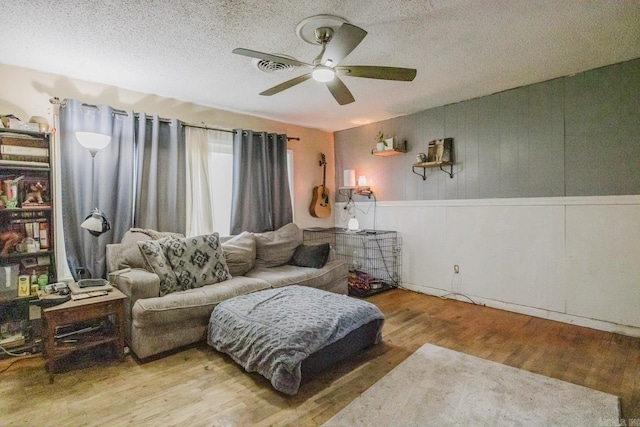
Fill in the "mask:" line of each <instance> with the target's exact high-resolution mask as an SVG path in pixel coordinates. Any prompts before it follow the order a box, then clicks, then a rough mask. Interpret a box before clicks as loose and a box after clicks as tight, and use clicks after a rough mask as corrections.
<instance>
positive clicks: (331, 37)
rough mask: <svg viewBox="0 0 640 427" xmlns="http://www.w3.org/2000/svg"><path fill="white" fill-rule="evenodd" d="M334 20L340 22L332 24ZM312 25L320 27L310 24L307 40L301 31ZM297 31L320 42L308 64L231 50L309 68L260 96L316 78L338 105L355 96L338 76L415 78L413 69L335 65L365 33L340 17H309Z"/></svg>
mask: <svg viewBox="0 0 640 427" xmlns="http://www.w3.org/2000/svg"><path fill="white" fill-rule="evenodd" d="M336 23H338V24H341V25H339V26H335V24H336ZM316 24H317V25H320V26H315V27H313V28H314V29H315V30H314V31H313V38H314V40H310V38H311V37H309V35H308V34H306V35H305V31H308V29H309V27H310V26H312V25H316ZM297 33H298V36H299V37H300V38H302V39H303V40H305V41H307V42H309V43H313V44H319V45H322V50H321V51H320V53H319V54H318V55H317V56H316V57H315V59H314V60H313V61H312V62H311V63H306V62H302V61H298V60H297V59H293V58H288V57H284V56H280V55H274V54H270V53H264V52H257V51H254V50H249V49H243V48H237V49H234V50H233V53H235V54H236V55H243V56H248V57H250V58H257V59H260V60H264V61H271V62H273V63H279V64H285V65H289V66H293V67H305V68H310V69H311V71H310V72H309V73H307V74H303V75H301V76H298V77H296V78H293V79H291V80H288V81H286V82H284V83H280V84H279V85H276V86H274V87H272V88H270V89H267V90H265V91H264V92H261V93H260V95H264V96H271V95H275V94H276V93H280V92H282V91H283V90H286V89H289V88H291V87H293V86H295V85H297V84H300V83H302V82H305V81H307V80H309V79H311V78H313V79H314V80H316V81H319V82H324V83H325V84H326V85H327V88H328V89H329V92H331V94H332V95H333V97H334V98H335V100H336V101H337V102H338V104H340V105H345V104H350V103H352V102H354V101H355V99H354V98H353V95H352V94H351V92H350V91H349V89H348V88H347V86H346V85H345V84H344V83H343V82H342V80H341V79H340V77H339V76H347V77H363V78H367V79H380V80H397V81H408V82H410V81H412V80H413V79H414V78H415V77H416V70H415V69H413V68H398V67H378V66H364V65H339V64H340V63H341V62H342V60H343V59H344V58H346V57H347V55H349V54H350V53H351V52H352V51H353V50H354V49H355V48H356V47H357V46H358V45H359V44H360V42H361V41H362V40H363V39H364V38H365V36H366V35H367V32H366V31H365V30H363V29H362V28H359V27H356V26H355V25H351V24H349V23H347V22H346V21H345V20H344V19H342V18H338V17H334V16H331V15H318V16H312V17H310V18H307V19H305V20H304V21H302V22H301V23H300V24H299V25H298V29H297Z"/></svg>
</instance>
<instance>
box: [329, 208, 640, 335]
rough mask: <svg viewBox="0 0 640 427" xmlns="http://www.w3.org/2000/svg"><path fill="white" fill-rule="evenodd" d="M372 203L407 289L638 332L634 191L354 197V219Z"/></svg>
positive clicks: (639, 243)
mask: <svg viewBox="0 0 640 427" xmlns="http://www.w3.org/2000/svg"><path fill="white" fill-rule="evenodd" d="M364 200H367V199H364ZM374 206H375V221H376V228H378V229H381V230H395V231H398V232H399V233H400V234H401V236H402V238H403V260H402V262H403V268H402V275H403V277H402V279H403V280H402V282H403V284H402V285H403V286H404V287H406V288H408V289H411V290H414V291H417V292H422V293H426V294H430V295H438V296H440V295H444V294H447V293H451V292H457V293H460V294H464V295H466V296H468V297H469V298H471V299H473V300H474V301H475V302H477V303H481V304H485V305H487V306H491V307H496V308H500V309H505V310H510V311H514V312H519V313H524V314H528V315H533V316H537V317H543V318H548V319H553V320H558V321H562V322H567V323H574V324H578V325H582V326H587V327H591V328H595V329H601V330H606V331H611V332H617V333H622V334H625V335H632V336H640V309H639V307H640V196H606V197H554V198H523V199H481V200H421V201H393V202H378V203H377V204H376V205H374V203H373V202H372V201H371V202H369V201H364V202H362V201H359V202H358V203H357V204H356V217H357V218H358V220H359V221H360V226H361V228H373V219H374ZM342 207H344V203H338V204H337V206H336V209H335V212H336V218H335V219H336V226H346V219H347V218H346V215H345V211H344V209H342ZM454 264H457V265H459V266H460V273H459V274H454V272H453V266H454ZM458 299H460V300H461V301H466V298H464V297H458Z"/></svg>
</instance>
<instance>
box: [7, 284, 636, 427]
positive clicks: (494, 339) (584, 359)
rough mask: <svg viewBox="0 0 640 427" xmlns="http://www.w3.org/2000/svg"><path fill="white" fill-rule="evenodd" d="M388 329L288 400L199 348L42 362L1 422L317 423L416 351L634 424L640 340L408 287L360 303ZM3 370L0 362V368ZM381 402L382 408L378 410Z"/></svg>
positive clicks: (13, 391)
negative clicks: (438, 353) (598, 406)
mask: <svg viewBox="0 0 640 427" xmlns="http://www.w3.org/2000/svg"><path fill="white" fill-rule="evenodd" d="M368 301H370V302H373V303H375V304H376V305H378V306H379V307H380V309H381V310H382V311H383V312H384V314H385V316H386V318H387V320H386V323H385V326H384V329H383V343H382V344H380V345H378V346H376V347H374V348H371V349H369V350H366V351H364V352H363V353H361V354H360V355H358V356H357V357H355V358H353V359H351V360H349V361H346V362H344V363H341V364H339V365H338V366H336V367H335V368H334V369H332V370H330V371H329V372H325V373H324V374H321V375H318V376H316V377H315V378H313V379H311V380H309V381H308V382H306V383H304V384H303V385H302V386H301V389H300V392H299V393H298V395H296V396H293V397H288V396H285V395H282V394H280V393H278V392H276V391H274V390H273V389H272V388H271V386H270V384H269V383H268V381H267V380H265V379H264V378H262V377H261V376H259V375H256V374H247V373H245V372H244V371H243V370H242V368H240V367H238V366H237V365H236V364H235V363H234V362H233V361H232V360H231V359H230V358H228V357H226V356H223V355H221V354H219V353H216V352H215V351H214V350H212V349H211V348H209V347H208V346H207V345H206V344H204V343H203V344H199V345H196V346H193V347H190V348H187V349H184V350H182V351H180V352H176V353H174V354H171V355H168V356H166V357H163V358H159V359H157V360H154V361H150V362H147V363H144V364H140V363H138V362H137V361H136V360H135V359H134V358H132V357H130V356H129V357H126V358H125V361H124V362H121V363H120V362H117V361H115V362H110V363H105V364H97V365H95V364H94V366H90V367H86V368H83V369H74V370H70V371H68V372H62V373H59V374H57V375H56V377H55V383H54V384H51V385H50V384H49V382H48V376H47V374H46V372H45V370H44V367H43V365H44V362H43V360H42V358H40V357H36V358H32V359H27V360H22V361H18V362H16V363H14V364H13V365H12V366H10V367H9V368H8V369H7V370H6V371H4V372H3V373H0V396H2V397H1V398H0V424H1V425H9V426H11V425H16V426H25V425H26V426H44V425H109V426H127V425H131V426H134V425H135V426H143V425H155V426H157V425H162V426H166V425H188V426H236V425H238V426H248V425H259V426H266V425H296V426H316V425H320V424H322V423H323V422H324V421H326V420H327V419H328V418H330V417H331V416H332V415H333V414H335V413H336V412H338V411H339V410H340V409H342V408H343V407H344V406H346V405H347V404H348V403H349V402H351V401H352V400H353V399H354V398H356V397H357V396H358V395H359V394H360V393H362V392H363V391H364V390H366V389H367V388H368V387H370V386H371V385H373V384H374V383H375V382H376V381H378V380H379V379H380V378H382V377H383V376H384V375H385V374H387V373H388V372H389V371H390V370H391V369H393V368H394V367H395V366H397V365H398V364H399V363H401V362H402V361H403V360H404V359H406V358H407V357H408V356H409V355H410V354H412V353H413V352H414V351H416V350H417V349H418V348H419V347H420V346H422V345H423V344H425V343H431V344H435V345H438V346H441V347H446V348H449V349H452V350H456V351H460V352H463V353H467V354H471V355H474V356H478V357H481V358H484V359H489V360H493V361H496V362H500V363H503V364H506V365H510V366H514V367H517V368H522V369H525V370H528V371H531V372H535V373H538V374H542V375H547V376H550V377H553V378H557V379H560V380H563V381H568V382H571V383H575V384H579V385H583V386H586V387H590V388H593V389H596V390H601V391H604V392H607V393H611V394H614V395H617V396H619V397H620V399H621V409H622V417H623V418H625V420H626V423H627V425H631V424H630V420H635V421H636V423H637V422H638V421H640V339H638V338H631V337H626V336H622V335H616V334H611V333H607V332H601V331H596V330H593V329H587V328H582V327H578V326H574V325H568V324H564V323H558V322H553V321H549V320H543V319H538V318H534V317H530V316H525V315H520V314H515V313H510V312H506V311H501V310H496V309H491V308H487V307H482V306H474V305H472V304H468V303H463V302H458V301H452V300H441V299H439V298H436V297H430V296H427V295H422V294H417V293H414V292H410V291H405V290H399V289H397V290H392V291H389V292H386V293H383V294H380V295H376V296H374V297H371V298H369V299H368ZM9 362H10V361H7V360H3V361H0V371H2V370H3V369H5V368H6V367H7V366H8V363H9ZM381 404H384V402H381Z"/></svg>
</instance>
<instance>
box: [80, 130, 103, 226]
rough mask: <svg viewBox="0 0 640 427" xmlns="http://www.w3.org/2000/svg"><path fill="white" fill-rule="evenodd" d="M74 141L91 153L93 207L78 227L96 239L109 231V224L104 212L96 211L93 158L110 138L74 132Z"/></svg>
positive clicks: (98, 134)
mask: <svg viewBox="0 0 640 427" xmlns="http://www.w3.org/2000/svg"><path fill="white" fill-rule="evenodd" d="M76 139H77V140H78V142H79V143H80V145H82V146H83V147H85V148H86V149H87V150H89V153H91V192H92V194H93V206H95V207H94V208H93V210H92V211H91V213H90V214H89V215H88V216H87V217H86V218H85V219H84V222H83V223H82V224H80V227H82V228H84V229H86V230H88V231H89V233H91V235H93V236H96V237H98V236H100V235H101V234H102V233H106V232H107V231H109V230H111V224H109V220H107V218H106V216H105V214H104V212H102V211H101V210H100V209H98V207H97V206H98V200H97V194H96V193H94V191H93V182H94V179H95V178H94V168H95V157H96V153H97V152H98V151H100V150H102V149H103V148H104V147H106V146H107V145H109V143H110V142H111V136H110V135H104V134H101V133H95V132H76Z"/></svg>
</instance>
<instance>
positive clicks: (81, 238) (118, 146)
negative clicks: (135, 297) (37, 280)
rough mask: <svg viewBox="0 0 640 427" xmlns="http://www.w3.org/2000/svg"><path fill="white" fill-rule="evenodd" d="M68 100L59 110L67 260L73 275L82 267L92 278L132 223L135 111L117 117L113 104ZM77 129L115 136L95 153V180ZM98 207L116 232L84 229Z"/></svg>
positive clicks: (103, 268)
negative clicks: (109, 247) (110, 245)
mask: <svg viewBox="0 0 640 427" xmlns="http://www.w3.org/2000/svg"><path fill="white" fill-rule="evenodd" d="M65 102H66V106H62V107H61V108H60V154H61V155H60V158H61V160H60V163H61V168H60V170H61V197H62V222H63V225H64V243H65V249H66V253H67V262H68V264H69V269H70V270H71V273H72V274H73V275H74V277H75V276H76V268H78V267H83V268H86V269H87V272H88V274H89V275H90V276H91V277H94V278H98V277H105V276H106V263H105V248H106V245H107V244H108V243H116V242H120V240H121V239H122V236H123V235H124V233H125V231H127V230H128V229H129V228H131V227H132V225H133V216H132V209H133V186H132V182H133V178H134V167H133V159H134V115H133V112H132V111H130V112H128V115H126V116H125V115H121V114H117V115H114V114H113V109H112V108H111V107H108V106H105V105H99V106H95V107H94V106H86V105H83V103H82V102H81V101H77V100H74V99H65ZM77 131H85V132H97V133H103V134H107V135H111V142H110V143H109V145H107V146H106V147H105V148H103V149H102V150H100V151H99V152H98V153H97V154H96V156H95V159H94V162H95V163H94V168H93V179H92V176H91V175H92V162H91V154H90V153H89V150H87V149H86V148H84V147H83V146H82V145H80V143H79V142H78V141H77V139H76V137H75V132H77ZM94 207H97V208H99V209H100V210H102V211H103V212H104V213H105V216H106V217H107V218H108V219H109V221H110V222H111V230H110V231H109V232H107V233H104V234H103V235H101V236H100V237H94V236H92V235H91V234H89V232H88V231H87V230H84V229H82V228H80V224H81V223H82V222H83V221H84V219H85V218H86V217H87V216H88V215H89V213H90V212H91V210H92V209H93V208H94ZM75 278H76V279H78V277H75Z"/></svg>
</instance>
